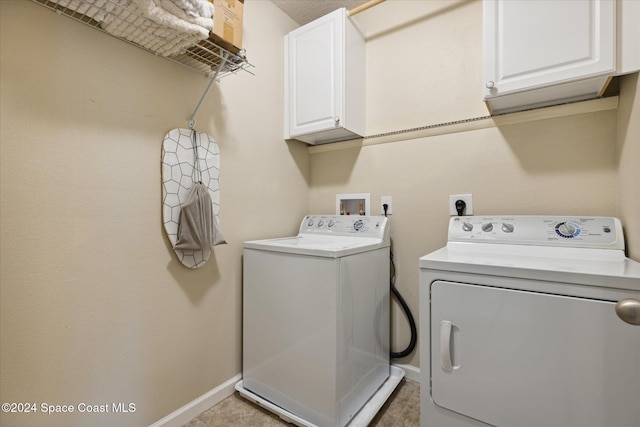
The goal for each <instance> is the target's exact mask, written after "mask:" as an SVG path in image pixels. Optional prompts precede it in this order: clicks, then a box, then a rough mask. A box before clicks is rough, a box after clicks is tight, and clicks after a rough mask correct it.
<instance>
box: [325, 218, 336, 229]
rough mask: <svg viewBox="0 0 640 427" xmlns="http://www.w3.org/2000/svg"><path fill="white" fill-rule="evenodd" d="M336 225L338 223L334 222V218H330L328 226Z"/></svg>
mask: <svg viewBox="0 0 640 427" xmlns="http://www.w3.org/2000/svg"><path fill="white" fill-rule="evenodd" d="M334 225H336V223H335V222H333V220H332V219H330V220H329V224H327V227H329V228H331V227H333V226H334Z"/></svg>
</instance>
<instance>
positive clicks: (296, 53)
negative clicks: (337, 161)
mask: <svg viewBox="0 0 640 427" xmlns="http://www.w3.org/2000/svg"><path fill="white" fill-rule="evenodd" d="M340 12H341V10H337V11H336V12H334V13H330V14H328V15H325V16H324V17H322V18H320V19H318V20H316V21H313V22H312V23H310V24H307V25H305V26H303V27H300V28H298V29H297V30H294V31H292V32H291V33H290V34H289V36H288V52H287V53H288V58H287V59H288V60H287V64H285V66H286V67H288V70H287V71H288V82H286V83H285V84H288V85H289V87H288V97H289V100H288V102H289V104H288V105H289V126H290V132H289V133H290V135H291V136H296V135H304V134H308V133H312V132H318V131H322V130H327V129H332V128H334V127H336V125H337V123H336V121H339V120H340V118H341V117H342V113H343V112H342V102H341V101H340V100H341V99H342V93H343V90H342V89H343V84H344V82H343V75H342V69H343V50H344V47H343V40H344V35H343V33H344V20H343V19H342V15H341V14H340Z"/></svg>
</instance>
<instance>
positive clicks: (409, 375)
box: [391, 363, 420, 383]
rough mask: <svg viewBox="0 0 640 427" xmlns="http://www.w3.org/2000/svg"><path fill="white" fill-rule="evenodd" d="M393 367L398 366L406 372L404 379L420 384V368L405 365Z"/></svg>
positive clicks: (400, 364) (394, 364)
mask: <svg viewBox="0 0 640 427" xmlns="http://www.w3.org/2000/svg"><path fill="white" fill-rule="evenodd" d="M391 366H396V367H398V368H400V369H402V370H403V371H404V377H405V378H406V379H408V380H411V381H414V382H417V383H420V368H416V367H415V366H413V365H405V364H402V363H392V364H391Z"/></svg>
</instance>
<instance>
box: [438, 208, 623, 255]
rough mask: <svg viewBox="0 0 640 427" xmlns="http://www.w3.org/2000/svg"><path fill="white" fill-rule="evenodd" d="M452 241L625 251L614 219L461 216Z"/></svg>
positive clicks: (451, 234)
mask: <svg viewBox="0 0 640 427" xmlns="http://www.w3.org/2000/svg"><path fill="white" fill-rule="evenodd" d="M449 241H450V242H483V243H507V244H522V245H547V246H548V245H550V246H566V247H585V248H609V249H624V238H623V235H622V225H621V224H620V221H619V220H618V219H617V218H613V217H557V216H520V215H515V216H459V217H453V218H451V220H450V222H449Z"/></svg>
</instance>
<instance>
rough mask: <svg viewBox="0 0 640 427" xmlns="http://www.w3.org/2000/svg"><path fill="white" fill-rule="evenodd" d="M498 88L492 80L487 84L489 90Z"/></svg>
mask: <svg viewBox="0 0 640 427" xmlns="http://www.w3.org/2000/svg"><path fill="white" fill-rule="evenodd" d="M495 86H496V84H495V82H494V81H492V80H489V81H488V82H487V89H493V88H494V87H495Z"/></svg>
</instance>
